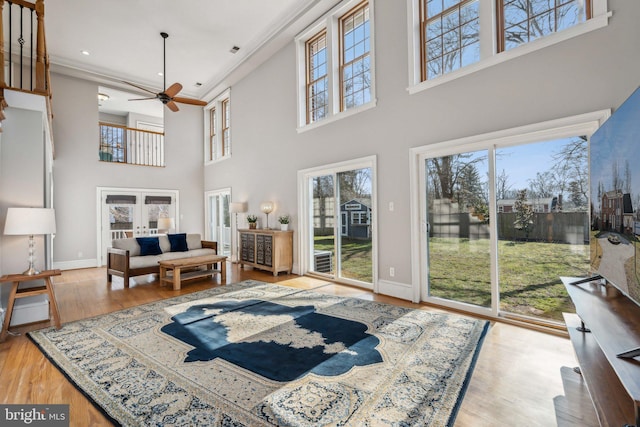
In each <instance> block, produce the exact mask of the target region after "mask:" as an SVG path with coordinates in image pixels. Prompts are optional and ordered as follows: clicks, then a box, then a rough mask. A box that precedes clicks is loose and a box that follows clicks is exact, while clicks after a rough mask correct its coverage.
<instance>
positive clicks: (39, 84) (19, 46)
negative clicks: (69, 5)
mask: <svg viewBox="0 0 640 427" xmlns="http://www.w3.org/2000/svg"><path fill="white" fill-rule="evenodd" d="M5 3H7V6H6V7H5ZM25 9H26V10H25ZM34 13H35V17H36V30H35V42H36V45H35V46H34V45H33V42H34V31H33V16H34ZM5 15H7V16H6V21H7V23H8V28H5V25H4V21H5ZM0 16H1V17H2V19H0V65H2V66H0V121H1V120H3V119H4V113H3V112H2V111H3V110H4V109H5V108H6V107H7V103H6V101H5V98H4V90H5V89H12V90H18V91H22V92H28V93H34V94H38V95H43V96H46V97H47V98H48V99H47V105H49V104H50V99H51V85H50V73H49V56H48V54H47V46H46V37H45V30H44V0H36V2H35V3H31V2H28V1H26V0H0ZM16 16H17V19H18V22H17V23H14V22H13V20H14V19H15V18H16ZM25 21H26V23H25ZM14 27H16V28H14ZM34 54H35V58H34ZM5 65H8V70H9V76H7V75H6V73H5ZM25 77H26V79H25ZM7 78H8V79H9V80H8V81H7ZM34 78H35V84H34ZM25 80H27V81H26V82H25ZM47 114H48V115H49V121H50V120H51V109H50V108H48V112H47Z"/></svg>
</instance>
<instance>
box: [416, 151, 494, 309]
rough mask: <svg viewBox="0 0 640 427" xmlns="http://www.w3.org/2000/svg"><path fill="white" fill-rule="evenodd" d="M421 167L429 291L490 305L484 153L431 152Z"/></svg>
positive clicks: (487, 190) (479, 304)
mask: <svg viewBox="0 0 640 427" xmlns="http://www.w3.org/2000/svg"><path fill="white" fill-rule="evenodd" d="M424 168H425V171H426V174H425V177H426V183H425V184H426V198H425V200H426V211H427V224H428V227H427V246H428V247H427V254H428V282H429V295H430V296H432V297H437V298H442V299H447V300H452V301H456V302H460V303H463V304H471V305H476V306H479V307H487V308H490V307H491V256H490V228H489V182H488V175H487V171H488V152H487V151H486V150H481V151H475V152H466V153H460V154H452V155H447V156H442V157H431V158H427V159H426V160H425V161H424Z"/></svg>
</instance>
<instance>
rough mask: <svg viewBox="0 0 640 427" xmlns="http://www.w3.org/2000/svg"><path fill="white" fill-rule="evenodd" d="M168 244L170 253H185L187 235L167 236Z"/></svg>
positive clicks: (186, 249)
mask: <svg viewBox="0 0 640 427" xmlns="http://www.w3.org/2000/svg"><path fill="white" fill-rule="evenodd" d="M167 237H168V238H169V243H170V244H171V252H187V251H188V250H189V247H188V246H187V233H180V234H167Z"/></svg>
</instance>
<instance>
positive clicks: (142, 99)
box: [127, 96, 158, 101]
mask: <svg viewBox="0 0 640 427" xmlns="http://www.w3.org/2000/svg"><path fill="white" fill-rule="evenodd" d="M157 98H158V97H157V96H150V97H148V98H133V99H127V101H146V100H148V99H157Z"/></svg>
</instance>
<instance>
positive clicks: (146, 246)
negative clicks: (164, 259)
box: [136, 237, 162, 256]
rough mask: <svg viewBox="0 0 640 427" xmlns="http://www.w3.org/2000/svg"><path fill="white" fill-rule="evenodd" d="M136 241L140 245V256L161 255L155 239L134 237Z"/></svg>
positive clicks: (158, 244)
mask: <svg viewBox="0 0 640 427" xmlns="http://www.w3.org/2000/svg"><path fill="white" fill-rule="evenodd" d="M136 240H137V241H138V244H139V245H140V255H142V256H145V255H160V254H161V253H162V249H160V242H159V241H158V238H157V237H136Z"/></svg>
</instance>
